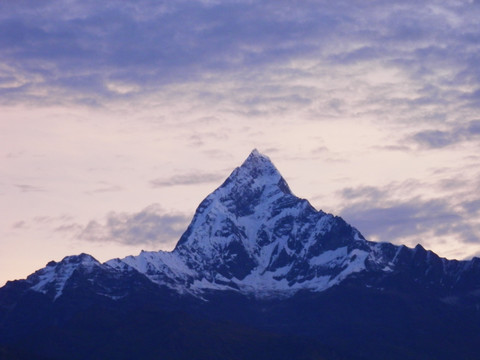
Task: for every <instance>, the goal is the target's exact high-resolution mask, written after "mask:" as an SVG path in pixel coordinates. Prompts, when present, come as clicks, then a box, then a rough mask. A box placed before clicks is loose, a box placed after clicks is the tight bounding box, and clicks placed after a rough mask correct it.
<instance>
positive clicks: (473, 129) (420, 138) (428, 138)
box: [411, 120, 480, 149]
mask: <svg viewBox="0 0 480 360" xmlns="http://www.w3.org/2000/svg"><path fill="white" fill-rule="evenodd" d="M479 135H480V120H473V121H470V122H468V123H467V124H465V125H463V124H453V125H452V126H451V128H450V129H449V130H447V131H440V130H424V131H421V132H418V133H416V134H414V135H412V137H411V139H412V140H413V141H414V142H416V143H418V144H419V145H420V146H422V147H424V148H427V149H437V148H443V147H447V146H450V145H454V144H457V143H460V142H463V141H470V140H473V139H476V138H478V136H479Z"/></svg>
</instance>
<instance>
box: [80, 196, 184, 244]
mask: <svg viewBox="0 0 480 360" xmlns="http://www.w3.org/2000/svg"><path fill="white" fill-rule="evenodd" d="M189 220H190V218H189V217H187V216H185V215H182V214H171V213H166V212H165V211H163V210H162V209H161V207H160V206H158V205H155V204H154V205H150V206H148V207H146V208H145V209H143V210H142V211H140V212H138V213H132V214H129V213H117V212H111V213H109V214H108V215H107V216H106V218H105V220H104V222H102V223H101V222H98V221H95V220H92V221H90V222H89V223H88V224H87V225H86V226H85V227H84V228H83V229H82V230H81V231H80V232H79V233H78V235H77V238H78V239H79V240H85V241H93V242H117V243H121V244H125V245H142V244H144V245H149V246H152V245H153V246H158V247H159V248H160V246H162V245H165V244H168V245H170V244H172V243H175V242H176V241H178V239H179V238H180V236H181V234H182V233H183V232H184V231H185V230H186V228H187V226H188V222H189Z"/></svg>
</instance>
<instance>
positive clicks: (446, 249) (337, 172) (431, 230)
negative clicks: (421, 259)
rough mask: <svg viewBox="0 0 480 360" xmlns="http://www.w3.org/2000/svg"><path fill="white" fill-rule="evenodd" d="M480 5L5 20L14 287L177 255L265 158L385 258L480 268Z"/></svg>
mask: <svg viewBox="0 0 480 360" xmlns="http://www.w3.org/2000/svg"><path fill="white" fill-rule="evenodd" d="M479 18H480V1H478V0H475V1H462V0H454V1H450V0H442V1H430V0H426V1H422V2H418V1H409V0H402V1H396V0H372V1H355V0H350V1H342V0H338V1H321V0H317V1H308V0H306V1H301V2H297V1H286V0H276V1H261V0H260V1H259V0H257V1H230V0H223V1H215V0H203V1H201V0H176V1H160V0H159V1H153V0H135V1H130V0H125V1H121V2H119V1H109V0H104V1H101V2H98V1H92V0H82V1H78V0H68V1H67V0H62V1H55V0H51V1H45V0H37V1H22V0H15V1H14V0H7V1H2V2H0V214H1V217H0V285H1V284H3V283H4V282H5V281H7V280H13V279H20V278H25V277H26V276H28V275H29V274H30V273H32V272H34V271H35V270H37V269H39V268H41V267H43V266H45V264H46V263H47V262H48V261H50V260H57V261H58V260H61V259H62V258H63V257H64V256H67V255H72V254H79V253H82V252H85V253H89V254H91V255H93V256H94V257H96V258H97V259H98V260H99V261H106V260H109V259H111V258H115V257H124V256H127V255H130V254H138V253H139V252H140V251H141V250H142V249H144V250H171V249H172V248H173V247H174V246H175V243H176V241H177V240H178V239H179V237H180V235H181V234H182V232H183V231H184V230H185V229H186V227H187V225H188V223H189V222H190V220H191V218H192V216H193V214H194V212H195V209H196V207H197V206H198V204H199V203H200V202H201V200H202V199H203V198H205V197H206V196H207V195H208V194H209V193H210V192H212V191H213V190H214V189H215V188H217V187H218V186H219V185H220V184H221V183H222V182H223V180H224V179H225V178H227V177H228V175H229V174H230V172H231V171H232V170H233V169H234V168H235V167H237V166H239V165H240V164H241V163H242V162H243V161H244V160H245V158H246V157H247V156H248V154H249V153H250V152H251V151H252V149H254V148H257V149H258V150H259V151H260V152H261V153H263V154H265V155H267V156H269V157H270V159H271V160H272V161H273V162H274V164H275V165H276V167H277V168H278V170H279V171H280V172H281V174H282V175H283V176H284V178H285V179H286V181H287V182H288V183H289V185H290V188H291V189H292V191H293V192H294V193H295V194H296V195H297V196H299V197H301V198H306V199H308V200H309V201H310V202H311V204H312V205H313V206H314V207H315V208H317V209H322V210H323V211H326V212H328V213H333V214H335V215H339V216H342V217H343V218H344V219H345V220H346V221H348V222H349V223H350V224H352V225H353V226H355V227H356V228H358V229H359V230H360V232H362V234H363V235H364V236H365V237H366V238H368V239H369V240H373V241H385V242H392V243H395V244H404V245H406V246H410V247H413V246H415V245H416V244H422V245H423V246H424V247H425V248H427V249H430V250H432V251H434V252H436V253H437V254H439V255H440V256H442V257H447V258H450V259H468V258H471V257H473V256H475V255H476V256H480V220H479V215H480V191H479V190H480V167H479V165H480V151H479V150H480V113H479V109H480V66H479V64H480V23H479V22H478V19H479Z"/></svg>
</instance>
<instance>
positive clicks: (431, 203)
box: [339, 179, 480, 245]
mask: <svg viewBox="0 0 480 360" xmlns="http://www.w3.org/2000/svg"><path fill="white" fill-rule="evenodd" d="M444 182H445V179H443V180H440V181H439V183H438V186H443V185H442V184H443V183H444ZM467 185H468V184H467ZM434 186H435V185H432V184H428V183H419V182H416V181H406V182H399V183H392V184H388V185H386V186H382V187H372V186H359V187H357V188H346V189H344V190H342V191H340V193H339V194H340V195H341V196H342V197H343V199H344V200H345V205H344V207H343V209H342V210H341V211H340V214H341V216H342V217H344V218H345V219H346V220H347V221H348V222H350V223H351V224H352V225H353V226H355V227H357V228H358V229H359V230H360V231H362V232H363V233H364V235H365V236H366V237H367V238H372V239H375V240H376V241H383V242H394V243H407V244H410V245H415V244H416V243H423V244H427V245H429V244H433V243H434V242H435V241H437V242H438V241H440V242H441V241H443V240H445V239H450V240H451V239H455V240H456V241H458V242H460V243H464V244H480V222H479V221H477V216H475V214H476V213H477V212H478V211H479V210H480V205H479V204H480V199H475V198H473V199H472V196H471V193H470V192H468V191H466V192H461V191H459V189H458V188H457V189H453V190H455V191H454V193H453V195H452V194H451V195H447V194H444V195H443V197H437V198H427V197H425V196H422V195H418V194H422V193H424V191H425V189H426V188H432V187H434ZM461 189H464V191H465V189H468V186H464V187H462V188H461ZM442 239H443V240H442Z"/></svg>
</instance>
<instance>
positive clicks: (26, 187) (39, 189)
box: [15, 184, 45, 193]
mask: <svg viewBox="0 0 480 360" xmlns="http://www.w3.org/2000/svg"><path fill="white" fill-rule="evenodd" d="M15 187H17V188H18V189H20V191H21V192H22V193H30V192H44V191H45V189H44V188H42V187H39V186H35V185H29V184H15Z"/></svg>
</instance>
